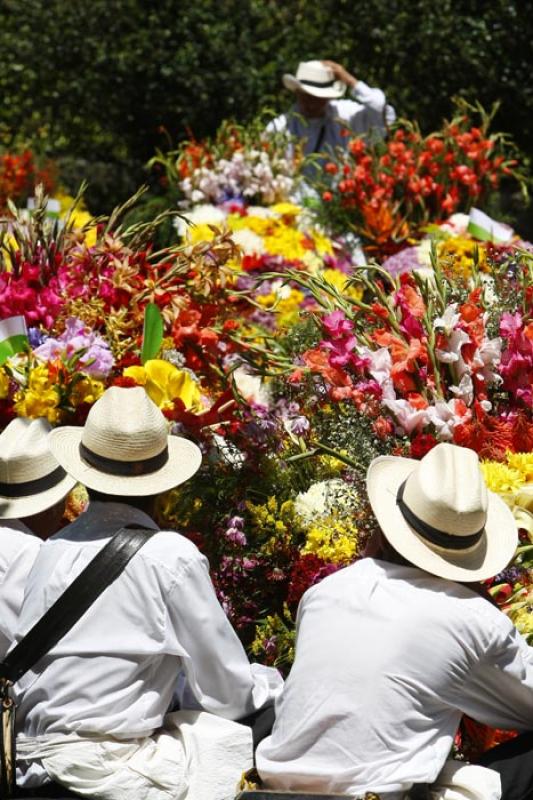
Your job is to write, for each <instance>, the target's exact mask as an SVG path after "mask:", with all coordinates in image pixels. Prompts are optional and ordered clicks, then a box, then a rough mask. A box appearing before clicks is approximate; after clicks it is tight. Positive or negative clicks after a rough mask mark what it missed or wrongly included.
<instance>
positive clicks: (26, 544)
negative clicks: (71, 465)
mask: <svg viewBox="0 0 533 800" xmlns="http://www.w3.org/2000/svg"><path fill="white" fill-rule="evenodd" d="M50 430H51V428H50V425H49V423H48V422H47V421H46V420H44V419H35V420H31V419H22V418H17V419H14V420H12V421H11V422H10V423H9V425H8V426H7V427H6V428H5V429H4V430H3V431H2V433H1V434H0V659H1V658H3V656H5V654H6V653H7V650H8V648H9V647H10V645H11V643H12V641H13V637H14V635H15V630H16V626H17V621H18V616H19V612H20V607H21V605H22V600H23V597H24V589H25V587H26V582H27V580H28V575H29V573H30V570H31V568H32V566H33V562H34V561H35V559H36V557H37V553H38V552H39V548H40V546H41V539H45V538H46V537H47V536H50V535H51V534H52V533H55V532H56V531H57V530H58V529H59V528H60V526H61V520H62V517H63V513H64V509H65V497H66V496H67V494H68V493H69V492H70V490H71V489H72V488H73V487H74V485H75V483H76V482H75V481H74V480H73V479H72V478H70V477H69V476H68V475H67V474H66V472H65V471H64V470H63V469H62V468H61V467H60V466H59V464H58V463H57V461H56V460H55V459H54V457H53V456H52V454H51V453H50V451H49V449H48V441H47V440H48V434H49V432H50Z"/></svg>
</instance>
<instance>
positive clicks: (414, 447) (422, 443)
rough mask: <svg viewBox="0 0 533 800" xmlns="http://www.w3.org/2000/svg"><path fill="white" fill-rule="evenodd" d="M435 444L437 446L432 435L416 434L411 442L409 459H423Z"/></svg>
mask: <svg viewBox="0 0 533 800" xmlns="http://www.w3.org/2000/svg"><path fill="white" fill-rule="evenodd" d="M436 444H438V442H437V440H436V439H435V437H434V436H433V434H431V433H417V435H416V436H415V438H414V439H413V440H412V441H411V458H417V459H419V458H423V457H424V456H425V455H426V453H429V451H430V450H432V449H433V448H434V447H435V445H436Z"/></svg>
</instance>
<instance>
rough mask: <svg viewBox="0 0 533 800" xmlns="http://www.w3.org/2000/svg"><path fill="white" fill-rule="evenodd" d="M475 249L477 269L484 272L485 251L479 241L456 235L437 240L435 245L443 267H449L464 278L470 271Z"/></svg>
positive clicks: (485, 262)
mask: <svg viewBox="0 0 533 800" xmlns="http://www.w3.org/2000/svg"><path fill="white" fill-rule="evenodd" d="M476 249H477V253H478V269H480V270H481V271H483V272H486V271H487V252H486V249H485V247H484V246H483V245H482V244H480V243H479V242H475V241H473V240H472V239H463V238H461V237H459V236H457V237H453V238H450V239H446V240H445V241H443V242H439V244H438V245H437V253H438V256H439V259H441V260H442V262H443V267H444V268H448V269H451V271H452V272H455V273H458V274H459V275H462V276H463V277H464V278H468V277H470V275H471V273H472V268H473V266H474V255H475V252H476Z"/></svg>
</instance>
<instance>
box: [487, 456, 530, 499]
mask: <svg viewBox="0 0 533 800" xmlns="http://www.w3.org/2000/svg"><path fill="white" fill-rule="evenodd" d="M481 471H482V472H483V477H484V478H485V482H486V484H487V486H488V488H489V489H490V490H491V492H496V494H509V493H511V492H516V491H518V489H520V487H521V486H522V485H523V484H524V478H523V476H522V475H521V474H520V472H518V470H516V469H511V467H508V466H506V465H505V464H499V463H498V462H497V461H482V462H481Z"/></svg>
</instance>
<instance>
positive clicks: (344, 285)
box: [322, 269, 363, 300]
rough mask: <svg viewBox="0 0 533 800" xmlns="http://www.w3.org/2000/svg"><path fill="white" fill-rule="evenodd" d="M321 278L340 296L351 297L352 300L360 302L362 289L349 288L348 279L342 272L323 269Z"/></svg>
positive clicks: (357, 287)
mask: <svg viewBox="0 0 533 800" xmlns="http://www.w3.org/2000/svg"><path fill="white" fill-rule="evenodd" d="M322 277H323V278H324V280H325V281H326V282H327V283H329V285H330V286H333V287H334V288H335V289H337V291H339V292H340V293H341V294H344V295H346V296H347V297H351V298H353V299H354V300H361V298H362V296H363V289H362V288H361V287H359V286H349V285H348V282H349V278H348V276H347V275H345V274H344V272H341V271H340V270H338V269H325V270H324V271H323V272H322Z"/></svg>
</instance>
